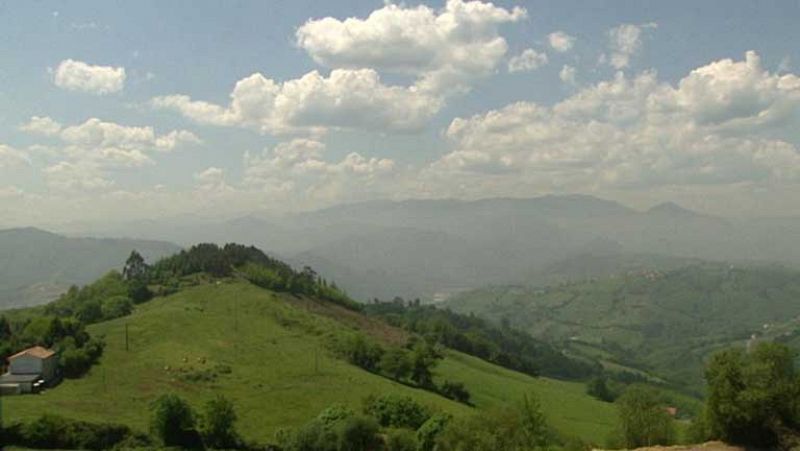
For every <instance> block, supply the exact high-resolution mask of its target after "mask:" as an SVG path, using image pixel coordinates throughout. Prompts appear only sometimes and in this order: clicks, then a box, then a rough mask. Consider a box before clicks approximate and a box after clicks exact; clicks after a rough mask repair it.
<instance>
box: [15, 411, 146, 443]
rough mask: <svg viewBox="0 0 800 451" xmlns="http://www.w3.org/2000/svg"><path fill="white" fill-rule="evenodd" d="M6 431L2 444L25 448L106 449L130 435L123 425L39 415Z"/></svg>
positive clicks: (131, 433)
mask: <svg viewBox="0 0 800 451" xmlns="http://www.w3.org/2000/svg"><path fill="white" fill-rule="evenodd" d="M12 431H13V432H14V433H13V434H8V435H9V436H8V437H4V439H7V441H6V442H5V443H8V444H16V445H19V446H24V447H29V448H68V449H92V450H102V449H110V448H113V447H114V446H116V445H118V444H119V443H121V442H123V441H125V440H127V439H128V438H130V437H131V436H133V435H134V434H133V432H131V430H130V429H129V428H128V427H127V426H122V425H117V424H106V423H88V422H84V421H74V420H68V419H66V418H62V417H59V416H55V415H43V416H42V417H40V418H38V419H37V420H35V421H33V422H31V423H28V424H25V425H21V426H19V427H18V428H14V429H13V430H12Z"/></svg>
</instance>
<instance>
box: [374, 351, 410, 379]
mask: <svg viewBox="0 0 800 451" xmlns="http://www.w3.org/2000/svg"><path fill="white" fill-rule="evenodd" d="M380 369H381V372H383V373H384V374H387V375H389V376H390V377H391V378H392V379H394V380H402V379H405V378H407V377H408V375H409V374H410V373H411V360H410V359H409V356H408V351H406V350H405V349H402V348H390V349H389V350H388V351H386V352H385V353H384V354H383V357H381V362H380Z"/></svg>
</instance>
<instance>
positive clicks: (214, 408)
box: [201, 396, 241, 449]
mask: <svg viewBox="0 0 800 451" xmlns="http://www.w3.org/2000/svg"><path fill="white" fill-rule="evenodd" d="M201 431H202V435H203V440H204V442H205V443H206V445H208V446H210V447H212V448H227V449H229V448H236V447H238V446H239V445H240V443H241V439H240V437H239V434H238V433H237V432H236V411H235V410H234V408H233V403H231V402H230V401H229V400H228V399H227V398H225V397H224V396H217V397H216V398H214V399H212V400H210V401H208V402H207V403H206V405H205V408H204V409H203V422H202V428H201Z"/></svg>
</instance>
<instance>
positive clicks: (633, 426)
mask: <svg viewBox="0 0 800 451" xmlns="http://www.w3.org/2000/svg"><path fill="white" fill-rule="evenodd" d="M616 403H617V408H618V410H619V419H620V421H619V424H620V426H619V427H620V430H619V432H618V438H617V439H618V440H619V441H620V442H621V445H622V446H624V447H626V448H639V447H643V446H655V445H672V444H673V443H674V442H675V436H676V433H675V425H674V424H673V420H672V417H671V416H670V415H669V413H668V412H667V409H666V407H667V406H666V405H664V403H663V402H662V399H661V398H660V396H659V394H658V392H657V391H656V390H655V389H653V388H650V387H646V386H643V385H633V386H631V387H629V388H628V389H627V390H626V391H625V393H623V394H622V396H620V397H619V398H618V399H617V400H616Z"/></svg>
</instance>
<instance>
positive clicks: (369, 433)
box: [336, 416, 378, 451]
mask: <svg viewBox="0 0 800 451" xmlns="http://www.w3.org/2000/svg"><path fill="white" fill-rule="evenodd" d="M377 434H378V424H377V423H376V422H375V420H374V419H373V418H370V417H364V416H353V417H349V418H347V419H345V420H343V421H341V422H339V424H338V427H337V428H336V435H337V443H338V450H337V451H363V450H368V449H372V448H374V447H376V446H377V443H378V439H377Z"/></svg>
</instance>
